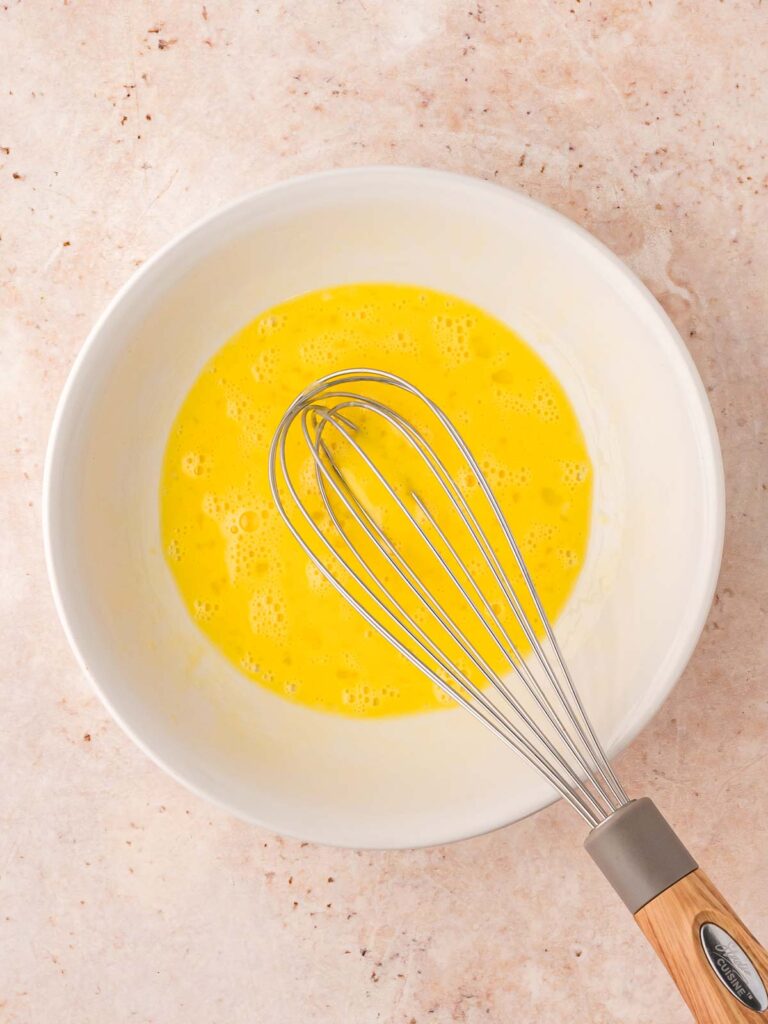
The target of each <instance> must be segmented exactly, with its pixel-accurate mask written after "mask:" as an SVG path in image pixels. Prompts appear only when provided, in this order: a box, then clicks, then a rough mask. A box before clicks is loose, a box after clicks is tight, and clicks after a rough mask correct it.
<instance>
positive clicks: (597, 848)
mask: <svg viewBox="0 0 768 1024" xmlns="http://www.w3.org/2000/svg"><path fill="white" fill-rule="evenodd" d="M585 845H586V848H587V851H588V852H589V854H590V855H591V856H592V858H593V860H594V861H595V862H596V863H597V865H598V867H600V869H601V870H602V871H603V874H605V876H606V878H607V879H608V881H609V882H611V884H612V885H613V887H614V889H616V891H617V892H618V894H619V895H620V896H621V898H622V899H623V900H624V902H625V904H626V905H627V907H628V908H629V910H630V911H631V912H632V914H633V915H634V918H635V920H636V921H637V923H638V925H639V926H640V928H641V929H642V931H643V933H644V935H645V937H646V938H647V939H648V941H649V942H650V943H651V945H652V946H653V948H654V949H655V950H656V952H657V954H658V956H659V958H660V959H661V961H662V963H663V964H664V965H665V966H666V968H667V970H668V971H669V973H670V974H671V975H672V979H673V980H674V982H675V984H676V985H677V987H678V989H679V990H680V994H681V995H682V996H683V998H684V999H685V1001H686V1003H687V1004H688V1007H689V1009H690V1010H691V1013H692V1014H693V1016H694V1018H695V1019H696V1021H697V1022H698V1024H742V1022H748V1021H752V1022H753V1024H757V1022H758V1021H760V1020H763V1021H766V1024H768V953H766V951H765V949H763V947H762V946H761V945H760V944H759V943H758V941H757V939H756V938H755V937H754V935H752V934H751V932H749V931H748V930H747V928H746V927H745V926H744V925H743V924H742V922H741V921H740V919H739V918H738V916H737V915H736V914H735V913H734V911H733V910H732V909H731V907H730V906H729V905H728V904H727V903H726V901H725V900H724V899H723V897H722V896H721V895H720V893H719V892H718V891H717V889H716V888H715V887H714V885H712V883H711V882H710V881H709V879H708V878H707V876H706V875H705V874H704V872H703V871H701V870H700V869H699V867H698V865H697V864H696V861H695V860H694V859H693V858H692V857H691V855H690V854H689V853H688V851H687V850H686V848H685V847H684V846H683V844H682V843H681V842H680V840H679V839H678V838H677V836H676V834H675V832H674V831H673V829H672V828H671V827H670V825H669V824H668V823H667V821H666V820H665V818H664V817H663V816H662V814H661V813H660V812H659V810H658V809H657V807H656V805H655V804H654V803H653V802H652V801H651V800H648V799H647V798H643V799H641V800H633V801H632V802H631V803H629V804H627V805H626V806H625V807H622V808H621V809H620V810H619V811H616V812H615V814H613V815H611V817H609V818H608V819H607V820H606V821H605V822H603V823H602V824H601V825H598V826H597V828H596V829H594V830H593V831H592V832H591V833H590V835H589V837H588V838H587V841H586V844H585Z"/></svg>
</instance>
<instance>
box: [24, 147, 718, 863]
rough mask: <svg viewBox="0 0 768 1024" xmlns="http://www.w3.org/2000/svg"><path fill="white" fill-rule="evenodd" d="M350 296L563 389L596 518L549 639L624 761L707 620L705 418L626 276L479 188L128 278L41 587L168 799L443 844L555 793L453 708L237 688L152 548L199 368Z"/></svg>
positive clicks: (247, 204)
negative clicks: (403, 312)
mask: <svg viewBox="0 0 768 1024" xmlns="http://www.w3.org/2000/svg"><path fill="white" fill-rule="evenodd" d="M353 281H397V282H406V283H417V284H422V285H425V286H429V287H432V288H437V289H441V290H444V291H448V292H453V293H455V294H457V295H459V296H461V297H462V298H465V299H468V300H470V301H472V302H475V303H477V304H478V305H480V306H481V307H483V308H484V309H486V310H488V311H489V312H490V313H492V314H494V315H495V316H497V317H499V318H501V319H502V320H504V321H505V322H506V323H508V324H510V325H511V326H512V327H513V328H515V330H517V331H518V332H519V333H520V334H521V335H522V336H523V337H524V338H525V339H526V340H527V341H528V342H529V343H530V344H531V345H532V346H533V347H534V348H535V349H536V350H537V351H538V352H539V353H540V354H541V356H542V357H543V358H544V359H545V360H546V361H547V362H548V363H549V364H550V365H551V366H552V367H553V369H554V370H555V372H556V373H557V374H558V376H559V377H560V379H561V381H562V382H563V384H564V386H565V388H566V390H567V391H568V393H569V395H570V397H571V400H572V401H573V403H574V404H575V406H576V409H577V411H578V413H579V415H580V417H581V420H582V424H583V426H584V430H585V433H586V436H587V440H588V443H589V447H590V450H591V455H592V460H593V463H594V465H595V470H596V497H595V507H594V516H593V532H592V537H591V541H590V548H589V554H588V559H587V564H586V565H585V568H584V571H583V573H582V576H581V578H580V580H579V583H578V586H577V588H576V591H575V593H574V595H573V598H572V599H571V601H570V602H569V604H568V606H567V608H566V610H565V612H564V613H563V615H562V616H561V618H560V620H559V622H558V625H557V629H558V633H559V635H560V636H561V638H562V641H563V644H564V646H565V649H566V654H567V656H568V658H569V660H570V663H571V665H572V668H573V670H574V673H575V676H576V679H577V682H578V685H579V686H580V688H581V690H582V692H583V694H584V697H585V700H586V703H587V706H588V708H589V709H590V710H591V713H592V715H593V718H594V720H595V723H596V725H597V727H598V730H599V732H600V733H601V735H602V736H603V737H604V738H605V740H606V741H607V743H608V747H609V749H610V751H611V752H613V753H615V752H616V751H618V750H619V749H621V748H622V747H623V746H624V745H625V744H626V743H627V742H628V741H629V740H630V739H631V738H632V737H633V736H634V735H635V734H636V733H637V732H638V730H639V729H641V728H642V727H643V725H645V723H646V722H647V721H648V720H649V719H650V717H651V716H652V715H653V714H654V712H655V711H656V710H657V708H658V707H659V705H660V704H661V703H662V701H663V700H664V698H665V697H666V696H667V694H668V693H669V691H670V689H671V688H672V686H673V685H674V683H675V682H676V680H677V678H678V676H679V675H680V673H681V671H682V669H683V667H684V665H685V663H686V661H687V660H688V657H689V656H690V654H691V651H692V650H693V647H694V644H695V642H696V640H697V638H698V636H699V633H700V631H701V629H702V626H703V624H704V620H705V617H706V614H707V610H708V607H709V603H710V600H711V597H712V593H713V589H714V586H715V581H716V576H717V571H718V567H719V563H720V555H721V548H722V536H723V519H724V498H723V483H722V469H721V462H720V453H719V448H718V442H717V436H716V433H715V428H714V424H713V419H712V415H711V411H710V408H709V405H708V403H707V399H706V396H705V394H704V390H703V388H702V386H701V382H700V380H699V377H698V375H697V373H696V370H695V368H694V366H693V364H692V362H691V359H690V358H689V356H688V353H687V351H686V349H685V347H684V345H683V343H682V342H681V340H680V338H679V336H678V334H677V333H676V332H675V329H674V327H673V326H672V324H671V323H670V321H669V319H668V318H667V317H666V315H665V314H664V312H663V311H662V310H661V308H660V307H659V305H658V304H657V303H656V302H655V300H654V299H653V298H652V297H651V295H650V294H649V293H648V292H647V291H646V289H645V288H644V287H643V286H642V285H641V284H640V283H639V281H638V280H637V279H636V278H635V277H633V275H632V274H631V273H630V272H629V271H628V270H627V269H626V268H625V267H624V266H623V264H622V263H620V262H619V260H618V259H616V257H614V256H613V255H612V254H611V253H610V252H609V251H607V250H606V249H605V248H604V247H603V246H602V245H600V244H599V243H598V242H597V241H595V239H593V238H592V237H590V236H589V235H588V234H587V233H586V232H584V231H582V230H580V229H579V228H578V227H576V226H575V225H574V224H572V223H571V222H570V221H568V220H566V219H565V218H563V217H561V216H559V215H558V214H556V213H554V212H552V211H551V210H549V209H547V208H545V207H543V206H540V205H539V204H537V203H535V202H532V201H531V200H530V199H527V198H525V197H524V196H522V195H519V194H518V193H515V192H510V191H506V190H504V189H501V188H498V187H495V186H493V185H489V184H485V183H483V182H481V181H477V180H474V179H471V178H464V177H458V176H455V175H451V174H444V173H439V172H436V171H429V170H417V169H411V168H395V167H376V168H364V169H359V170H349V171H334V172H330V173H327V174H319V175H314V176H311V177H307V178H302V179H299V180H295V181H289V182H286V183H285V184H281V185H278V186H276V187H274V188H269V189H265V190H263V191H261V192H257V193H255V194H254V195H251V196H248V197H246V198H245V199H243V200H241V201H239V202H237V203H235V204H233V205H232V206H229V207H228V208H226V209H224V210H222V211H219V212H218V213H215V214H213V215H212V216H211V217H209V218H207V219H206V220H204V221H203V222H202V223H200V224H198V225H197V226H195V227H193V228H192V229H191V230H190V231H188V232H187V233H186V234H184V235H182V236H181V237H180V238H178V239H176V240H175V241H174V242H172V243H171V244H170V245H168V246H166V248H165V249H163V250H162V251H161V252H160V253H158V255H157V256H155V257H154V258H153V259H151V260H150V261H149V262H148V263H146V264H145V265H144V266H143V267H142V268H141V269H140V270H139V272H138V273H137V274H135V275H134V277H133V278H132V279H131V280H130V281H129V282H128V284H127V285H126V286H125V287H124V288H123V289H122V291H121V292H120V293H119V294H118V295H117V297H116V298H115V299H114V301H113V302H112V304H111V305H110V306H109V308H108V309H107V311H106V313H105V314H104V315H103V316H102V317H101V319H100V320H99V322H98V323H97V324H96V326H95V327H94V329H93V331H92V332H91V334H90V337H89V338H88V340H87V342H86V344H85V347H84V348H83V350H82V352H81V353H80V355H79V357H78V359H77V362H76V364H75V367H74V369H73V370H72V373H71V376H70V378H69V380H68V382H67V385H66V388H65V390H64V394H63V396H62V399H61V403H60V405H59V409H58V412H57V414H56V418H55V422H54V425H53V431H52V435H51V441H50V447H49V452H48V460H47V466H46V476H45V496H44V519H45V542H46V551H47V558H48V566H49V571H50V576H51V580H52V583H53V590H54V594H55V598H56V603H57V606H58V610H59V614H60V616H61V619H62V622H63V623H64V628H65V630H66V632H67V635H68V638H69V641H70V643H71V645H72V647H73V649H74V651H75V653H76V654H77V656H78V658H79V660H80V663H81V664H82V666H83V668H84V670H85V671H86V672H87V673H88V675H89V676H90V677H91V679H92V681H93V683H94V685H95V687H96V689H97V690H98V692H99V694H100V695H101V697H102V699H103V700H104V702H105V703H106V705H107V707H108V708H109V709H110V711H111V712H112V714H113V715H114V717H115V718H116V719H117V721H118V722H119V723H120V724H121V725H122V726H123V728H124V729H125V730H126V731H127V732H128V734H129V735H130V736H132V737H133V739H134V740H135V741H136V743H138V744H139V746H141V747H142V749H143V750H145V751H146V752H147V753H148V754H149V755H150V756H151V757H152V758H154V759H155V761H157V763H158V764H160V765H161V766H162V767H163V768H165V769H166V770H167V771H169V772H170V773H171V774H172V775H173V776H175V777H176V778H177V779H179V780H180V781H181V782H183V783H184V784H185V785H187V786H189V787H190V788H191V789H193V790H195V791H196V792H198V793H200V794H202V795H204V796H206V797H208V798H210V799H212V800H214V801H216V802H218V803H219V804H222V805H224V806H225V807H227V808H229V809H230V810H231V811H232V812H234V813H235V814H237V815H239V816H241V817H243V818H246V819H248V820H250V821H254V822H258V823H259V824H262V825H266V826H268V827H269V828H271V829H274V830H276V831H279V832H283V833H288V834H292V835H295V836H301V837H303V838H307V839H311V840H316V841H319V842H325V843H333V844H339V845H345V846H356V847H410V846H418V845H426V844H432V843H442V842H447V841H450V840H455V839H460V838H463V837H466V836H471V835H475V834H477V833H481V832H484V831H486V830H488V829H492V828H495V827H497V826H500V825H504V824H506V823H508V822H512V821H514V820H516V819H518V818H521V817H522V816H524V815H526V814H529V813H530V812H532V811H534V810H537V809H538V808H540V807H542V806H544V805H545V804H547V803H548V802H550V801H551V800H552V798H553V793H552V791H551V790H550V788H549V787H548V786H547V785H546V784H545V783H544V782H543V781H542V780H540V779H539V778H538V777H536V776H535V775H534V774H533V773H532V772H531V771H530V770H528V769H527V768H526V767H524V765H523V764H522V763H521V762H520V761H519V760H518V759H517V757H516V756H515V755H514V754H513V753H512V752H510V751H508V750H507V749H506V748H504V747H503V746H502V745H501V744H500V743H498V742H497V741H496V740H494V739H493V737H491V736H490V734H488V733H486V731H485V730H484V729H482V728H481V727H480V726H479V725H477V724H476V723H475V722H474V721H473V720H471V719H470V718H469V716H466V715H465V714H464V713H463V712H461V711H459V710H451V711H446V712H443V713H437V714H434V713H433V714H430V715H420V716H414V717H406V718H402V719H392V720H380V721H363V722H356V721H353V720H351V719H344V718H341V717H334V716H332V715H325V714H320V713H316V712H312V711H309V710H307V709H304V708H301V707H298V706H294V705H292V704H289V703H287V702H285V701H283V700H281V699H280V698H279V697H277V696H275V695H273V694H272V693H269V692H267V691H265V690H262V689H261V688H260V687H258V686H257V685H254V684H253V683H251V682H249V681H248V680H246V679H244V678H242V677H241V676H240V675H239V674H238V672H237V671H236V670H235V669H234V668H233V667H232V666H231V665H230V664H229V663H228V662H226V661H225V660H224V659H223V658H222V657H221V656H220V655H219V654H218V652H217V651H216V650H214V649H213V648H212V647H211V645H210V644H209V643H208V642H207V640H205V639H204V637H203V636H202V635H201V634H200V633H199V632H198V630H197V629H196V627H195V626H194V625H193V623H192V622H191V621H190V619H189V617H188V615H187V613H186V611H185V609H184V607H183V605H182V602H181V599H180V597H179V594H178V593H177V591H176V588H175V585H174V582H173V580H172V578H171V575H170V572H169V570H168V568H167V566H166V564H165V562H164V559H163V556H162V552H161V550H160V538H159V523H158V518H159V517H158V481H159V475H160V465H161V457H162V453H163V448H164V445H165V441H166V437H167V434H168V431H169V428H170V425H171V422H172V420H173V418H174V416H175V414H176V411H177V409H178V407H179V404H180V402H181V401H182V398H183V397H184V395H185V393H186V392H187V390H188V388H189V387H190V385H191V384H192V382H193V380H194V379H195V377H196V376H197V374H198V372H199V371H200V369H201V367H202V366H203V365H204V363H205V362H206V360H207V359H208V358H209V357H210V355H211V354H212V353H213V352H214V351H215V350H216V349H217V348H218V347H219V346H220V345H221V344H222V343H223V342H224V341H225V340H226V339H227V338H228V337H229V336H230V335H231V334H232V333H233V332H234V331H236V330H237V329H238V328H239V327H241V326H242V325H243V324H245V323H247V322H248V321H249V320H250V319H251V318H252V317H254V316H255V315H256V314H257V313H259V312H260V311H261V310H263V309H264V308H265V307H268V306H271V305H272V304H274V303H276V302H280V301H282V300H284V299H287V298H289V297H291V296H293V295H297V294H299V293H302V292H306V291H309V290H311V289H315V288H320V287H323V286H327V285H334V284H340V283H344V282H353ZM382 368H386V367H385V366H384V367H382ZM307 383H309V382H307ZM265 457H266V452H265Z"/></svg>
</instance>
